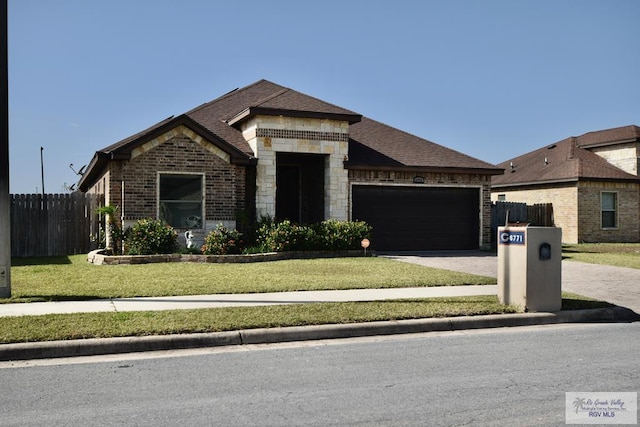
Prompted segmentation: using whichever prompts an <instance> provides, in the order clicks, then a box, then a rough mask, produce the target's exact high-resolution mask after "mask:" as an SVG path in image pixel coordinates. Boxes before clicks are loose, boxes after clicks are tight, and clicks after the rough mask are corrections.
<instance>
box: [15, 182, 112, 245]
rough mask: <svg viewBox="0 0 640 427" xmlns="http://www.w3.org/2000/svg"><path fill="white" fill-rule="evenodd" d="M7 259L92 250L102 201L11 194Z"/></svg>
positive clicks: (84, 196)
mask: <svg viewBox="0 0 640 427" xmlns="http://www.w3.org/2000/svg"><path fill="white" fill-rule="evenodd" d="M10 203H11V206H10V209H11V256H12V257H33V256H60V255H74V254H80V253H87V252H89V251H90V250H92V249H95V246H96V243H95V242H92V239H91V236H98V234H99V229H100V218H99V216H98V215H97V214H96V208H97V207H98V206H100V204H101V203H103V200H102V197H101V196H97V195H89V194H83V193H71V194H45V195H42V194H12V195H11V202H10Z"/></svg>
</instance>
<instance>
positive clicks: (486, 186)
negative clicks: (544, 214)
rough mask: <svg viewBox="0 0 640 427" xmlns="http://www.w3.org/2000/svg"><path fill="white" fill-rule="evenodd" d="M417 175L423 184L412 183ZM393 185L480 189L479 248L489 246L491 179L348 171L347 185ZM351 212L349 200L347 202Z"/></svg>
mask: <svg viewBox="0 0 640 427" xmlns="http://www.w3.org/2000/svg"><path fill="white" fill-rule="evenodd" d="M416 175H419V176H420V177H421V178H423V179H424V183H422V184H416V183H414V178H415V176H416ZM366 183H379V184H390V185H391V184H393V185H406V186H415V187H425V186H427V187H428V186H436V187H467V188H468V187H476V188H478V189H480V188H481V189H482V218H481V223H480V227H481V229H482V230H481V242H480V247H481V248H489V247H490V246H491V177H490V176H489V175H478V174H463V173H416V172H401V171H377V170H353V169H352V170H349V184H366ZM349 212H351V200H349Z"/></svg>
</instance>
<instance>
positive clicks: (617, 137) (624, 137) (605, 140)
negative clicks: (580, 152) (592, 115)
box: [576, 125, 640, 148]
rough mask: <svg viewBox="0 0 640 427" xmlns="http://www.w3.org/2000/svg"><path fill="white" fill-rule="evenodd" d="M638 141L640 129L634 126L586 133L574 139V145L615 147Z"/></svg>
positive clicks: (639, 139)
mask: <svg viewBox="0 0 640 427" xmlns="http://www.w3.org/2000/svg"><path fill="white" fill-rule="evenodd" d="M632 141H640V127H638V126H635V125H630V126H623V127H617V128H613V129H605V130H599V131H594V132H588V133H585V134H584V135H580V136H578V137H576V145H578V146H579V147H582V148H593V147H601V146H604V145H616V144H622V143H626V142H632Z"/></svg>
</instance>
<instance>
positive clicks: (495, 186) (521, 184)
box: [491, 177, 640, 189]
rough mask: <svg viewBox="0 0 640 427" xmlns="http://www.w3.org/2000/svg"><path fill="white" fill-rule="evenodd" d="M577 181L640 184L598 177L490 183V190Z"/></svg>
mask: <svg viewBox="0 0 640 427" xmlns="http://www.w3.org/2000/svg"><path fill="white" fill-rule="evenodd" d="M579 181H589V182H593V181H604V182H636V183H640V177H638V178H637V179H634V178H598V177H580V178H565V179H550V180H546V181H525V182H513V183H504V184H499V183H498V184H496V183H493V182H492V183H491V189H499V188H514V187H532V186H539V185H549V184H566V183H570V182H579Z"/></svg>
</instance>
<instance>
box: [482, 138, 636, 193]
mask: <svg viewBox="0 0 640 427" xmlns="http://www.w3.org/2000/svg"><path fill="white" fill-rule="evenodd" d="M579 139H580V137H571V138H567V139H564V140H562V141H559V142H556V143H555V144H551V145H549V146H547V147H543V148H540V149H538V150H535V151H531V152H529V153H526V154H523V155H521V156H519V157H515V158H513V159H511V160H507V161H506V162H503V163H500V164H499V165H498V167H502V168H504V169H505V173H504V175H496V176H493V177H492V178H491V186H492V188H500V187H509V186H519V185H534V184H544V183H557V182H570V181H578V180H607V181H610V180H615V181H640V177H637V176H635V175H631V174H629V173H627V172H625V171H623V170H622V169H620V168H617V167H616V166H614V165H612V164H611V163H609V162H608V161H606V160H605V159H604V158H602V157H600V156H598V155H597V154H595V153H592V152H591V151H589V150H587V149H585V148H582V147H580V146H578V142H579Z"/></svg>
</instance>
